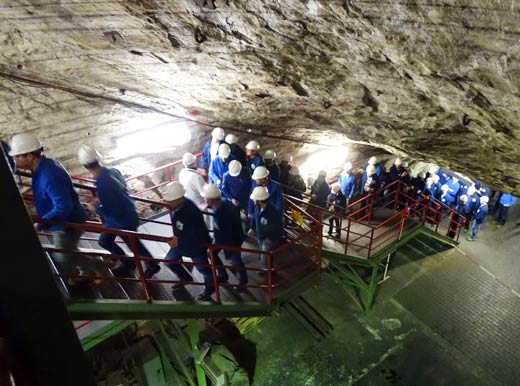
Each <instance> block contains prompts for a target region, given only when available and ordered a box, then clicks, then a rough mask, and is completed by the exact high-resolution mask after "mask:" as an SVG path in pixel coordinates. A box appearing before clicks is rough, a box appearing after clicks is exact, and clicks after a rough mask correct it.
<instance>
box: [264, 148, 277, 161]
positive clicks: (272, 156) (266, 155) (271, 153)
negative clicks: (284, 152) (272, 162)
mask: <svg viewBox="0 0 520 386" xmlns="http://www.w3.org/2000/svg"><path fill="white" fill-rule="evenodd" d="M275 158H276V153H275V152H274V150H271V149H269V150H266V151H265V153H264V159H275Z"/></svg>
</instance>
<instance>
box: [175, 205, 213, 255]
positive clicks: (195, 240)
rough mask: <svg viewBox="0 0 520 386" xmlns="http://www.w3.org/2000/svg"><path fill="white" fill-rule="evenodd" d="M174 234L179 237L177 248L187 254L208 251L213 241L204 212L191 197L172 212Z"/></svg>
mask: <svg viewBox="0 0 520 386" xmlns="http://www.w3.org/2000/svg"><path fill="white" fill-rule="evenodd" d="M170 216H171V219H172V228H173V234H174V236H177V237H178V238H179V243H178V245H177V247H176V249H177V250H178V251H179V252H180V253H182V254H186V255H187V256H192V255H197V254H198V255H200V254H204V253H207V245H208V244H209V243H210V242H211V238H210V237H209V232H208V228H207V227H206V223H205V222H204V218H203V217H202V212H201V211H200V210H199V208H197V205H195V204H194V203H193V201H191V200H190V199H189V198H185V199H184V203H183V204H182V206H181V207H180V208H178V209H175V210H173V211H172V212H171V215H170Z"/></svg>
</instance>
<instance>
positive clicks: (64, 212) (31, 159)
mask: <svg viewBox="0 0 520 386" xmlns="http://www.w3.org/2000/svg"><path fill="white" fill-rule="evenodd" d="M9 155H10V156H12V157H13V159H14V161H15V163H16V167H17V168H18V169H22V170H30V171H31V172H32V192H33V202H34V206H35V207H36V212H37V214H38V216H39V217H40V218H41V219H42V220H48V221H66V222H71V223H77V224H81V223H84V222H85V221H86V220H87V214H86V212H85V209H84V208H83V206H82V205H81V203H80V201H79V197H78V194H77V193H76V191H75V190H74V186H73V184H72V180H71V179H70V176H69V174H68V173H67V171H66V170H65V168H64V167H63V166H62V165H61V164H60V163H59V162H58V161H56V160H54V159H52V158H48V157H46V156H45V155H43V147H42V145H41V143H40V141H39V140H38V138H36V137H35V136H34V135H32V134H29V133H22V134H17V135H15V136H14V137H13V139H12V141H11V150H10V152H9ZM37 229H39V230H43V231H46V232H49V233H50V234H51V235H52V239H53V243H54V247H55V248H58V249H64V250H66V252H53V253H52V255H51V257H52V259H53V261H54V262H55V264H56V265H57V267H58V270H59V271H60V273H61V274H62V275H64V276H75V275H96V274H97V271H98V270H97V266H98V263H96V261H94V260H92V259H90V258H88V257H85V256H82V255H81V254H78V253H74V251H77V250H78V244H79V241H80V238H81V235H82V234H83V232H82V231H81V230H80V229H77V228H71V227H66V226H63V225H57V224H43V223H41V224H37ZM66 281H67V282H68V284H69V285H76V284H80V283H84V282H86V281H89V280H88V279H86V278H71V277H69V278H68V279H66Z"/></svg>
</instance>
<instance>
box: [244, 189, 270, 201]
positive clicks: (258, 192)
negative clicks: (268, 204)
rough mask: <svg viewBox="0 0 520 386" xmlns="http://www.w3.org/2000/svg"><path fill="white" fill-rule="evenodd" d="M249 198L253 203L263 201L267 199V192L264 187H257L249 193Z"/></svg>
mask: <svg viewBox="0 0 520 386" xmlns="http://www.w3.org/2000/svg"><path fill="white" fill-rule="evenodd" d="M249 198H250V199H251V200H253V201H264V200H267V199H268V198H269V191H268V190H267V188H266V187H264V186H257V187H256V188H254V189H253V191H252V192H251V195H250V196H249Z"/></svg>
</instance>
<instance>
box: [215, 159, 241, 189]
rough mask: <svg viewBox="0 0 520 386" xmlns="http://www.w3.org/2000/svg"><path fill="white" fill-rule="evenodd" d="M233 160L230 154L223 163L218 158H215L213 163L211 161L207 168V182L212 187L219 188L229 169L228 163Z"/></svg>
mask: <svg viewBox="0 0 520 386" xmlns="http://www.w3.org/2000/svg"><path fill="white" fill-rule="evenodd" d="M234 160H235V157H234V156H233V155H232V154H230V155H229V157H228V158H226V161H223V160H222V158H220V157H219V156H217V157H215V158H214V159H213V161H211V165H210V167H209V180H210V182H211V183H212V184H213V185H216V186H218V187H219V188H220V186H221V185H222V180H223V179H224V174H225V173H227V171H228V169H229V163H230V162H231V161H234Z"/></svg>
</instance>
